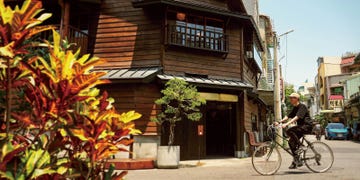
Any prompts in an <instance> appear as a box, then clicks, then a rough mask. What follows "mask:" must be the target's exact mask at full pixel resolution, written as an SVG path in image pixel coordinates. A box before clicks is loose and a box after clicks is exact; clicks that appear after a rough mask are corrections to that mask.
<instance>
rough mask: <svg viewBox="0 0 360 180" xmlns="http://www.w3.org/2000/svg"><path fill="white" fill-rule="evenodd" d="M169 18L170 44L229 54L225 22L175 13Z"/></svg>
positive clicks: (171, 13)
mask: <svg viewBox="0 0 360 180" xmlns="http://www.w3.org/2000/svg"><path fill="white" fill-rule="evenodd" d="M167 17H168V19H167V21H168V40H167V41H168V43H169V44H172V45H179V46H184V47H191V48H198V49H205V50H212V51H218V52H227V40H226V35H225V31H224V21H223V20H221V19H215V18H209V17H204V16H197V15H192V14H186V13H182V12H175V11H169V12H168V15H167Z"/></svg>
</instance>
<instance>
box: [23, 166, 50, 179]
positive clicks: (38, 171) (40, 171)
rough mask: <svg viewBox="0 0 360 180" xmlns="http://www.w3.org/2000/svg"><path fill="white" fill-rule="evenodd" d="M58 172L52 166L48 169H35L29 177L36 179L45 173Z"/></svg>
mask: <svg viewBox="0 0 360 180" xmlns="http://www.w3.org/2000/svg"><path fill="white" fill-rule="evenodd" d="M54 173H57V172H56V171H55V170H52V169H50V168H46V169H35V170H34V172H33V173H32V175H31V177H30V178H29V179H35V178H38V177H40V176H42V175H45V174H54Z"/></svg>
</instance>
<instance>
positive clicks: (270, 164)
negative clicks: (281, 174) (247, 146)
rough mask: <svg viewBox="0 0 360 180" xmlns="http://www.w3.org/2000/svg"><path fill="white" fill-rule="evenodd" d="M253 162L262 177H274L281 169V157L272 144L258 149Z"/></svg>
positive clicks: (253, 156)
mask: <svg viewBox="0 0 360 180" xmlns="http://www.w3.org/2000/svg"><path fill="white" fill-rule="evenodd" d="M251 161H252V165H253V167H254V169H255V171H256V172H257V173H259V174H261V175H272V174H275V173H276V172H277V171H278V170H279V168H280V165H281V155H280V152H279V150H278V149H277V148H276V147H273V146H271V145H270V144H263V145H261V146H259V147H258V148H256V150H255V152H254V154H253V155H252V159H251Z"/></svg>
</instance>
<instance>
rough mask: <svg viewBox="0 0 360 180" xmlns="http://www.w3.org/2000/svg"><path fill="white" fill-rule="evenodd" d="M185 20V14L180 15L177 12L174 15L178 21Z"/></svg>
mask: <svg viewBox="0 0 360 180" xmlns="http://www.w3.org/2000/svg"><path fill="white" fill-rule="evenodd" d="M185 18H186V14H185V13H181V12H178V13H177V14H176V19H177V20H179V21H184V20H185Z"/></svg>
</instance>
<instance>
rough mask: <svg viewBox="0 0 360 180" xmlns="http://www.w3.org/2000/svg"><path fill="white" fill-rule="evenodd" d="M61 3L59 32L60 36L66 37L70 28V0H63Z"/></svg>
mask: <svg viewBox="0 0 360 180" xmlns="http://www.w3.org/2000/svg"><path fill="white" fill-rule="evenodd" d="M61 5H62V17H61V26H60V33H61V37H62V38H65V37H68V35H69V28H70V1H69V0H63V1H62V3H61Z"/></svg>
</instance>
